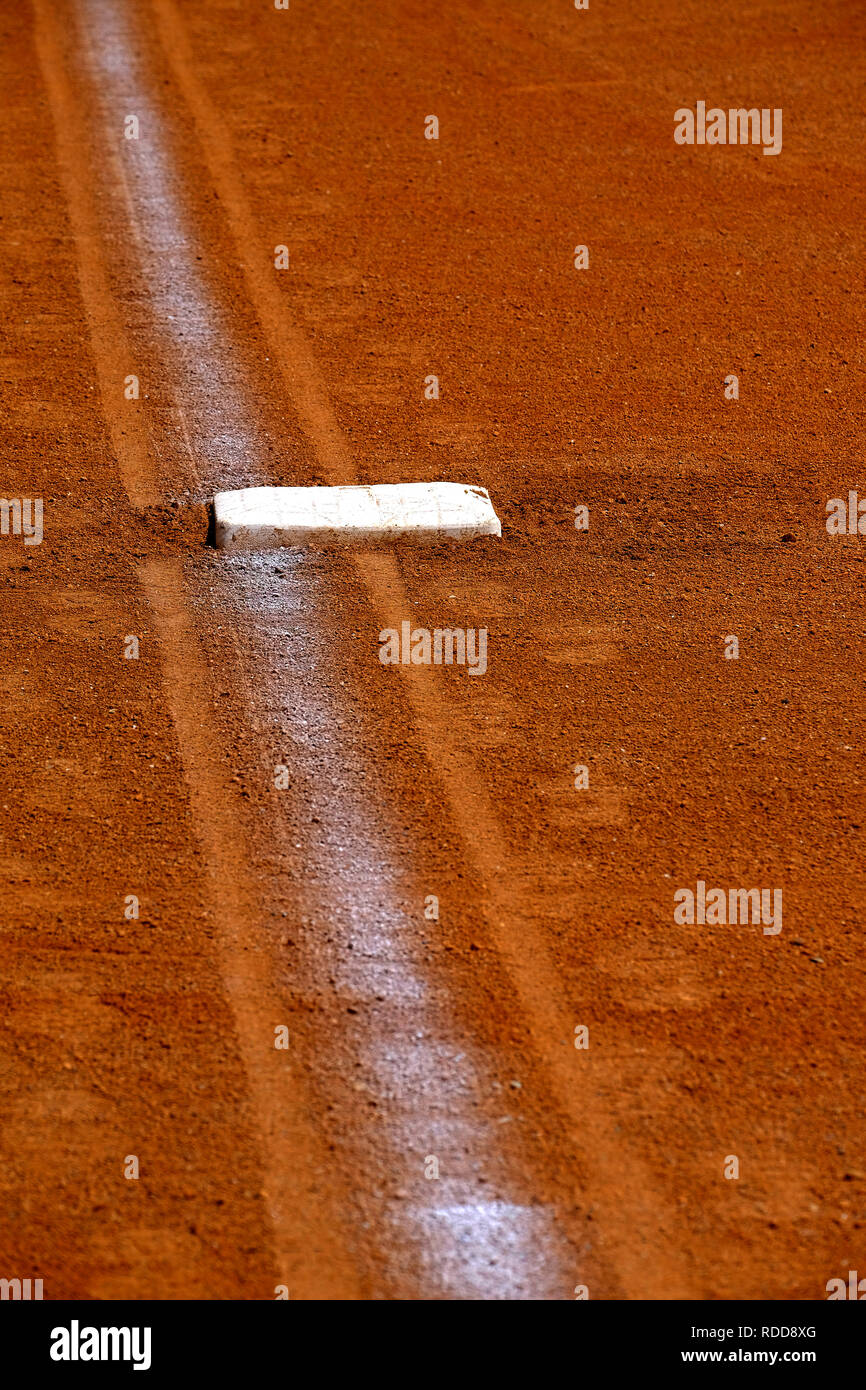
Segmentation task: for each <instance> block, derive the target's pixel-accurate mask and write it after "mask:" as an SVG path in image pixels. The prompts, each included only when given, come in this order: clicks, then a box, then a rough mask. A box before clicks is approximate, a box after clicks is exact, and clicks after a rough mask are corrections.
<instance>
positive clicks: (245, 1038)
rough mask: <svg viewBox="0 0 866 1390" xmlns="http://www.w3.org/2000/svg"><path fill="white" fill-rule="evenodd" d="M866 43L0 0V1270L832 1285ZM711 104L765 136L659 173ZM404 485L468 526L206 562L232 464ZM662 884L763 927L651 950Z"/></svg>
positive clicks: (425, 11)
mask: <svg viewBox="0 0 866 1390" xmlns="http://www.w3.org/2000/svg"><path fill="white" fill-rule="evenodd" d="M864 37H866V19H864V17H863V16H862V15H860V14H857V13H856V12H855V11H854V10H853V9H852V8H851V7H850V6H846V5H842V4H830V5H829V6H827V5H825V6H821V7H818V8H816V7H814V6H810V5H806V4H804V3H802V0H797V3H795V4H793V5H787V6H781V5H759V6H755V7H752V8H751V9H750V10H749V12H748V13H747V14H745V15H744V16H741V17H740V19H739V20H738V22H737V24H736V25H732V24H728V23H726V22H724V21H723V19H721V18H720V16H719V13H718V11H717V10H713V9H712V8H708V7H707V6H705V5H702V4H698V3H696V0H686V3H683V4H678V5H673V4H670V3H667V0H665V3H663V4H661V5H659V6H654V7H649V8H646V9H635V10H634V11H633V12H632V13H629V14H627V15H623V14H621V13H620V12H619V10H616V11H613V10H611V9H610V7H605V6H602V5H595V3H593V6H592V7H590V9H588V10H587V11H576V10H574V9H573V8H572V7H571V6H570V5H568V4H567V3H565V2H564V0H532V2H531V3H527V4H520V5H518V4H516V3H515V4H507V5H503V4H501V3H499V0H496V3H494V0H475V2H474V3H473V4H472V5H463V6H457V5H454V6H449V7H439V8H437V9H435V10H433V11H431V10H430V9H429V7H426V8H425V7H419V6H417V5H412V4H409V3H406V2H405V0H395V2H394V3H391V4H388V5H377V6H371V5H364V6H359V5H355V4H351V3H349V0H318V3H316V4H315V5H313V4H307V3H305V2H304V0H298V3H294V4H292V6H291V8H290V9H289V10H288V11H277V10H275V9H268V8H267V6H266V5H262V6H250V5H241V4H237V3H230V0H222V2H221V3H210V0H209V2H208V3H204V0H185V3H184V4H183V5H180V4H179V3H178V0H146V3H142V4H137V5H136V4H132V3H124V0H75V3H70V4H69V5H68V7H62V8H61V7H57V6H54V5H52V4H51V3H49V0H31V3H28V4H22V5H16V6H8V7H6V10H5V12H4V13H3V15H2V17H0V40H2V42H0V81H2V87H3V91H4V94H5V98H6V99H5V101H4V102H3V104H2V109H0V134H2V142H0V143H2V148H3V149H4V150H5V151H6V155H5V160H4V169H3V194H2V199H0V204H2V206H0V212H2V220H0V246H2V259H3V264H4V266H5V270H6V274H5V276H4V280H3V286H2V295H3V303H2V308H3V325H2V330H0V331H2V351H0V368H2V371H0V386H2V391H0V402H2V416H0V449H2V475H0V480H2V487H0V491H2V493H3V495H4V496H5V497H7V498H14V497H41V498H43V499H44V538H43V541H42V543H41V544H39V545H32V546H25V545H24V543H23V538H21V537H14V536H2V537H0V566H2V570H3V580H4V583H3V624H2V632H3V640H2V653H3V660H2V667H0V680H2V690H3V694H4V699H3V701H2V705H0V720H2V742H3V748H4V753H5V756H4V758H3V760H2V765H0V784H2V785H0V805H2V814H3V820H2V843H0V854H2V869H3V876H4V879H5V891H4V893H3V897H2V905H0V929H2V941H3V952H2V974H0V991H2V1000H0V1002H2V1008H0V1029H2V1034H0V1036H2V1052H0V1084H2V1103H0V1113H2V1141H0V1142H2V1163H0V1210H2V1213H3V1215H2V1219H0V1277H7V1278H11V1277H27V1276H35V1277H42V1278H43V1281H44V1290H45V1297H46V1298H58V1299H60V1298H85V1299H100V1298H108V1299H114V1298H136V1299H145V1298H169V1299H193V1298H212V1299H241V1298H243V1299H270V1298H274V1297H275V1296H280V1294H281V1293H285V1292H288V1294H289V1296H290V1297H291V1298H293V1299H294V1298H298V1299H309V1298H329V1299H336V1298H374V1299H382V1298H385V1299H389V1298H484V1299H487V1298H544V1299H548V1298H553V1299H560V1298H564V1299H568V1298H573V1297H575V1293H576V1291H586V1292H588V1295H589V1296H590V1297H591V1298H602V1299H618V1298H626V1299H640V1298H662V1299H667V1298H678V1297H683V1298H691V1299H720V1298H736V1299H763V1298H779V1299H786V1298H794V1299H805V1300H809V1299H822V1298H824V1297H826V1292H825V1289H826V1283H827V1281H828V1280H829V1279H831V1278H833V1277H836V1276H838V1275H842V1276H843V1277H847V1272H848V1270H849V1269H856V1268H858V1261H859V1264H860V1267H861V1268H862V1261H863V1234H862V1233H863V1229H864V1222H866V1170H864V1163H863V1150H864V1143H866V1121H864V1117H863V1112H862V1104H861V1097H862V1095H863V1092H864V1083H866V1075H864V1070H866V1069H864V1061H863V1052H862V1048H861V1047H860V1042H859V1038H860V1023H861V1019H862V1015H863V1010H864V1005H866V980H864V970H863V966H862V963H861V955H862V953H861V941H862V930H861V926H860V922H859V918H858V907H859V905H860V904H861V903H862V900H863V888H864V872H863V856H862V843H863V841H862V834H861V833H860V832H861V830H862V817H863V812H864V804H863V791H862V774H861V765H862V756H861V754H862V747H863V717H862V705H863V701H862V671H863V655H864V653H863V637H864V632H863V619H862V611H861V610H862V604H861V594H862V584H863V570H862V565H863V563H864V557H866V550H864V544H866V543H864V541H863V539H862V538H861V537H859V536H857V535H854V536H845V537H831V536H830V535H828V533H827V530H826V527H825V503H826V501H827V499H828V498H831V497H836V496H847V493H848V491H849V489H856V488H859V489H860V490H861V492H863V493H866V476H864V470H863V462H862V438H863V434H862V428H863V415H862V405H861V402H862V400H863V399H864V385H866V382H864V353H863V346H862V325H863V322H864V303H863V299H864V289H863V276H862V265H863V261H864V253H866V247H864V240H866V237H864V227H866V219H864V207H863V194H862V175H861V169H862V151H861V140H860V138H859V132H858V130H857V127H856V124H855V122H854V121H853V120H852V119H851V112H852V111H856V110H857V109H858V105H857V103H858V100H859V95H860V93H861V92H862V87H863V78H864V72H863V67H864V61H863V54H864ZM698 100H707V102H708V104H718V105H719V106H722V107H727V106H745V107H752V106H756V107H759V108H760V107H771V108H776V107H778V108H782V109H783V111H784V144H783V149H782V152H781V154H780V155H778V156H777V157H766V156H764V155H763V153H762V151H761V150H760V149H758V148H752V147H725V148H721V147H717V148H710V147H698V146H695V147H685V146H682V147H681V146H678V145H676V144H675V143H674V140H673V113H674V111H675V110H676V109H677V108H679V107H684V106H689V105H691V106H694V104H695V103H696V101H698ZM430 114H435V115H436V116H437V117H438V119H439V138H438V140H427V139H425V135H424V130H425V120H426V118H427V117H428V115H430ZM130 115H135V116H137V118H138V121H139V132H138V139H137V140H135V139H126V138H124V129H125V123H126V122H127V118H128V117H129V116H130ZM580 244H582V245H586V246H587V247H588V249H589V268H588V269H586V270H577V269H575V266H574V256H575V247H576V246H577V245H580ZM279 246H285V247H286V248H287V249H288V252H289V268H288V269H287V270H276V269H275V266H274V258H275V248H277V247H279ZM732 373H733V374H736V375H737V376H738V378H739V389H740V395H739V399H738V400H728V399H726V398H725V390H724V381H725V378H726V377H727V376H728V375H729V374H732ZM132 375H134V376H136V377H137V378H138V384H139V398H138V399H137V400H135V399H128V398H127V397H128V395H129V378H130V376H132ZM431 375H435V376H436V377H438V381H439V392H440V394H439V398H438V399H428V398H427V396H426V395H425V380H426V379H427V378H428V377H430V376H431ZM438 478H443V479H453V480H459V481H463V482H466V483H470V484H480V485H482V486H485V487H487V488H488V489H489V491H490V494H491V497H492V499H493V502H494V505H495V506H496V508H497V511H498V512H499V515H500V516H501V519H502V524H503V536H502V540H501V542H490V543H488V542H481V543H475V544H472V545H468V546H464V547H460V548H456V549H455V548H449V547H443V546H439V547H431V548H428V549H423V550H416V549H413V548H412V547H409V546H395V547H391V548H386V549H380V550H371V551H369V552H366V553H364V554H357V555H352V554H346V553H345V552H327V551H319V552H316V551H309V552H303V551H294V550H292V551H279V552H272V553H269V554H266V555H259V556H255V555H254V556H234V555H225V554H222V553H220V552H217V551H215V550H214V549H213V548H212V547H210V546H209V545H208V543H207V524H208V518H207V502H208V499H209V498H210V497H211V496H212V495H213V493H214V491H216V490H218V489H221V488H230V487H240V486H247V485H254V484H256V483H270V484H280V483H285V484H289V483H297V484H314V483H326V484H328V483H348V482H356V481H360V482H397V481H406V480H427V479H438ZM578 505H584V506H586V507H588V508H589V517H590V525H589V529H588V530H584V531H581V530H578V529H576V527H575V507H576V506H578ZM404 620H409V621H410V622H411V623H412V624H413V625H418V626H420V627H424V628H428V629H433V628H436V627H451V628H454V627H463V628H476V629H478V628H486V629H488V633H489V638H488V669H487V671H486V673H485V674H484V675H483V676H481V675H475V676H473V675H471V674H470V673H469V671H468V670H467V669H466V668H465V667H459V666H455V667H453V668H451V669H447V668H444V667H442V668H439V667H433V666H431V667H426V666H412V665H410V666H402V665H401V666H388V665H383V664H382V663H381V662H380V661H379V634H380V632H381V631H382V630H384V629H385V628H388V627H399V626H400V623H401V622H402V621H404ZM731 636H736V637H737V638H738V642H739V657H738V659H737V660H729V659H726V657H725V651H726V647H727V648H728V649H730V638H731ZM130 638H136V639H137V642H138V656H137V657H135V656H129V655H125V653H127V654H128V653H129V652H130V650H131V648H134V645H135V644H134V643H133V644H131V643H130ZM578 765H582V766H584V767H585V768H587V769H588V778H589V786H588V788H586V789H578V787H576V786H575V768H576V767H577V766H578ZM698 880H703V881H705V882H706V883H707V884H708V886H715V885H723V886H724V887H726V888H728V887H739V886H742V887H752V886H756V885H758V886H762V887H773V888H781V889H782V890H783V897H784V918H783V926H782V930H781V931H780V932H779V933H778V934H775V935H765V934H764V933H763V931H762V929H761V926H760V925H754V924H752V925H733V926H731V925H729V926H715V925H712V926H710V925H699V924H697V923H696V924H693V925H688V924H682V925H681V924H678V923H677V922H675V920H674V893H675V891H676V890H677V889H679V888H682V887H691V888H692V889H694V888H695V886H696V884H697V882H698ZM133 896H134V898H135V899H137V902H138V908H137V911H138V916H137V917H136V916H135V915H132V914H133V913H134V911H135V905H134V904H132V905H131V899H132V897H133ZM432 898H435V899H437V900H438V917H437V916H435V915H434V907H433V905H432V902H431V900H432ZM581 1027H583V1028H586V1029H588V1039H589V1046H588V1048H585V1049H583V1048H578V1047H576V1046H575V1041H576V1038H578V1039H579V1037H580V1035H579V1034H576V1030H577V1029H580V1028H581ZM286 1038H287V1046H285V1047H282V1046H276V1045H275V1044H276V1043H278V1042H280V1041H283V1040H286ZM133 1158H134V1159H135V1160H136V1161H137V1171H138V1176H137V1177H134V1176H127V1174H129V1173H131V1172H134V1171H135V1163H133V1162H132V1160H133ZM732 1158H736V1159H737V1161H738V1165H739V1177H737V1178H731V1177H726V1171H728V1172H730V1171H731V1160H732Z"/></svg>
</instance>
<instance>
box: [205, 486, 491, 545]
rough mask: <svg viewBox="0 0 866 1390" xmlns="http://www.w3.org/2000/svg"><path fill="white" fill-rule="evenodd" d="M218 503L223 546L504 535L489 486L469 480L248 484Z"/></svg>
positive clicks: (217, 528) (217, 532)
mask: <svg viewBox="0 0 866 1390" xmlns="http://www.w3.org/2000/svg"><path fill="white" fill-rule="evenodd" d="M213 507H214V540H215V543H216V545H217V547H218V548H219V549H221V550H271V549H275V548H277V547H279V546H287V545H306V544H315V543H319V544H323V545H340V544H352V543H356V544H357V543H362V542H365V541H366V542H369V541H382V540H415V541H421V542H423V541H426V542H435V541H441V540H474V539H475V538H476V537H478V536H501V535H502V525H501V523H500V520H499V517H498V516H497V515H496V512H495V511H494V509H493V504H492V503H491V501H490V496H489V494H488V492H487V489H486V488H483V487H476V486H473V485H468V484H464V483H375V484H371V485H368V486H357V487H356V486H351V487H248V488H240V489H238V490H237V491H233V492H218V493H216V495H215V497H214V500H213Z"/></svg>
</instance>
